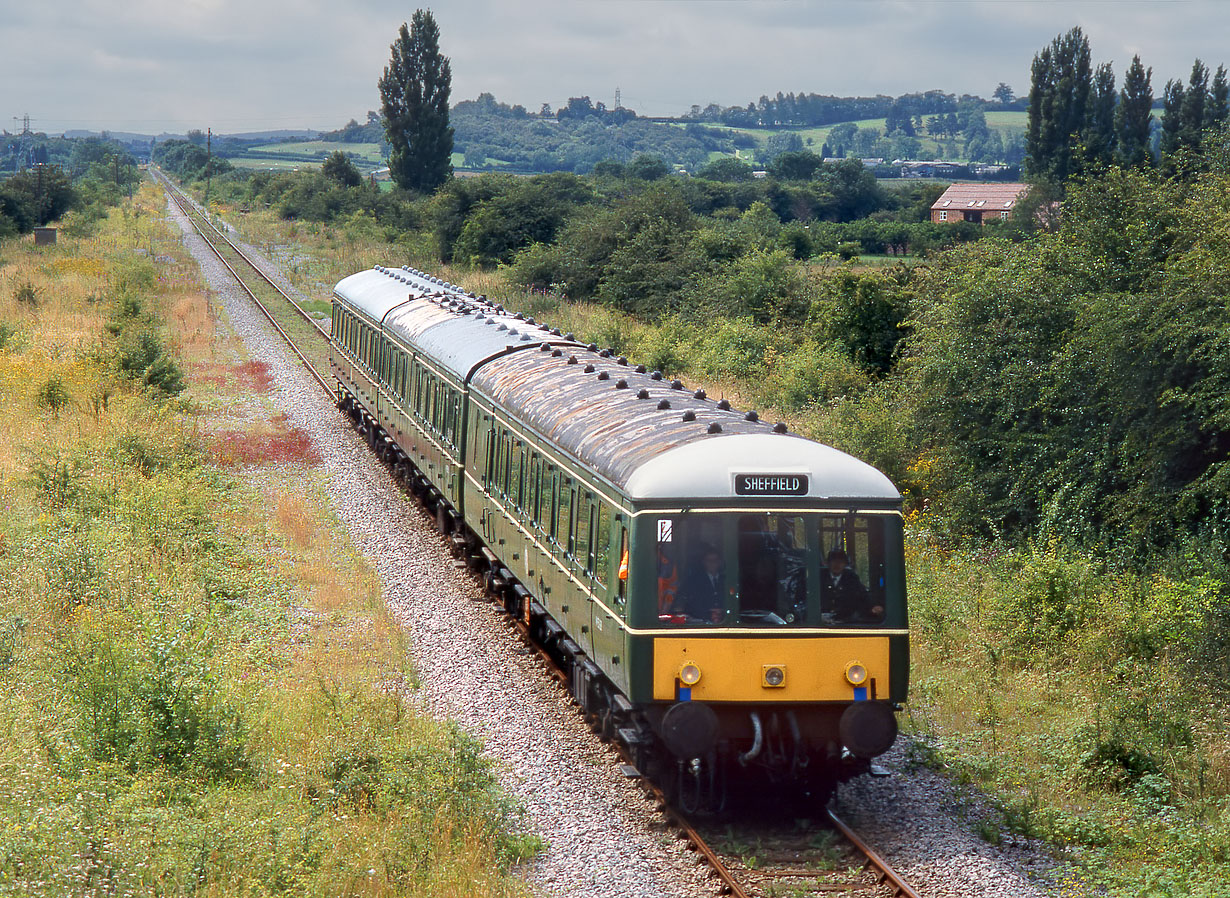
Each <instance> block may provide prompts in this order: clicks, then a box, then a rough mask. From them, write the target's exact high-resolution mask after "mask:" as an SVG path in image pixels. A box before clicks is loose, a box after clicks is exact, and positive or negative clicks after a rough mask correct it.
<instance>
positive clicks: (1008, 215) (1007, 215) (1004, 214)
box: [999, 212, 1012, 221]
mask: <svg viewBox="0 0 1230 898" xmlns="http://www.w3.org/2000/svg"><path fill="white" fill-rule="evenodd" d="M999 217H1000V218H1001V219H1002V220H1003V221H1007V220H1008V219H1010V218H1011V217H1012V213H1011V212H1001V213H999Z"/></svg>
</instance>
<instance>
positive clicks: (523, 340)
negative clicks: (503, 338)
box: [521, 334, 534, 343]
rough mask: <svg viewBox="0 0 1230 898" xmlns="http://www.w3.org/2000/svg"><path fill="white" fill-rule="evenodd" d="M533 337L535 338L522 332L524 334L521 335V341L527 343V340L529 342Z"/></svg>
mask: <svg viewBox="0 0 1230 898" xmlns="http://www.w3.org/2000/svg"><path fill="white" fill-rule="evenodd" d="M532 339H534V338H533V337H531V336H530V335H529V334H522V335H521V342H522V343H526V342H528V341H530V340H532Z"/></svg>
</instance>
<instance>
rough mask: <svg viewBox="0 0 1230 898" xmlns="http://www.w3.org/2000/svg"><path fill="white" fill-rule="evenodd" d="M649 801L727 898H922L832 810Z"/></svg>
mask: <svg viewBox="0 0 1230 898" xmlns="http://www.w3.org/2000/svg"><path fill="white" fill-rule="evenodd" d="M153 175H154V178H155V180H156V181H157V182H158V183H159V185H160V186H162V187H163V189H164V190H165V191H166V193H167V196H168V197H169V198H170V199H171V201H172V202H173V203H175V205H176V207H177V208H178V209H179V210H180V211H181V212H182V213H183V214H184V215H185V216H186V217H187V219H188V221H189V222H190V223H191V224H192V226H193V228H194V229H195V230H196V232H197V233H198V234H199V235H200V236H201V238H202V239H203V240H204V241H205V242H206V243H207V244H208V245H209V247H210V249H211V250H212V251H213V253H214V255H215V256H217V258H218V259H219V260H220V261H221V262H222V264H223V265H224V266H225V267H226V269H227V270H228V271H229V272H230V273H231V275H232V277H234V279H235V281H236V283H237V284H238V286H239V287H240V289H242V290H243V292H244V293H245V294H247V296H248V297H249V298H250V299H251V300H252V301H253V303H254V304H255V305H256V306H257V307H258V308H259V309H260V311H261V312H262V313H263V314H264V316H265V317H266V318H267V319H268V320H269V322H270V323H271V324H272V325H273V327H274V328H275V330H277V332H278V334H279V335H280V336H281V337H282V339H283V340H285V342H286V343H287V345H288V346H289V348H290V349H291V351H292V352H293V353H294V354H295V356H296V357H297V358H298V359H299V360H300V362H301V363H302V364H303V365H304V367H306V368H307V369H308V372H309V373H310V374H311V375H312V377H313V379H314V380H315V381H316V382H317V383H318V384H319V385H320V386H321V387H322V388H323V389H324V390H325V392H326V393H328V394H329V395H330V397H335V396H336V389H335V387H334V384H333V383H332V379H331V374H330V363H329V332H328V330H326V329H325V328H323V327H322V326H321V325H320V324H319V323H318V322H317V321H316V320H315V319H313V318H312V316H311V315H310V314H309V313H308V312H307V311H305V310H304V309H303V307H302V306H301V305H300V304H299V303H298V302H297V301H296V300H295V299H294V298H293V297H292V296H291V295H290V294H289V293H287V292H286V291H285V290H283V289H282V288H281V287H280V286H279V285H278V284H277V283H275V282H274V281H273V279H272V278H270V277H269V275H268V274H267V273H266V272H265V271H264V270H263V269H262V268H261V267H260V265H258V264H257V262H256V261H254V260H253V259H252V258H251V257H250V256H249V255H248V253H246V252H245V251H244V250H243V249H241V248H240V247H239V246H238V245H237V244H236V243H235V242H234V241H232V240H231V239H230V238H229V237H227V235H226V234H225V233H224V232H223V231H222V230H221V229H220V228H218V227H217V226H215V225H214V224H213V222H211V221H210V220H209V217H208V216H207V215H206V214H205V213H204V212H202V211H201V209H200V208H199V207H198V206H197V205H196V203H195V202H194V201H193V200H192V199H191V198H190V197H188V196H187V195H186V194H185V193H183V191H181V190H180V189H179V188H178V187H176V186H175V185H174V184H172V183H171V182H170V181H169V180H168V179H167V178H166V176H165V175H162V174H161V172H154V173H153ZM509 625H510V627H511V628H512V629H514V630H515V631H516V632H517V633H518V634H519V636H520V638H522V639H523V640H525V641H526V642H527V643H528V644H529V645H530V647H531V648H533V649H534V650H536V651H537V652H539V654H540V655H541V656H542V657H543V659H544V660H545V662H546V664H547V666H548V669H549V670H551V671H552V672H553V673H554V674H555V675H556V676H557V677H558V678H559V679H560V680H561V682H563V684H564V687H565V688H566V689H567V688H568V685H569V684H568V681H567V676H566V675H565V674H564V673H563V671H562V670H560V669H559V668H558V667H557V666H556V664H555V662H554V660H553V659H552V658H551V656H550V655H549V654H548V653H547V652H546V651H544V650H543V649H542V647H541V646H539V645H537V644H536V643H535V642H534V641H533V640H532V639H531V637H530V634H529V631H528V629H527V628H526V627H525V626H524V625H523V624H521V623H519V622H516V621H512V620H511V619H510V621H509ZM643 785H644V787H645V791H646V794H647V796H649V798H651V799H652V800H654V801H656V802H657V803H658V805H659V807H660V809H661V812H662V814H663V815H664V817H665V820H666V822H667V824H668V825H669V826H670V827H672V828H673V829H674V830H675V832H676V833H677V834H678V836H679V838H681V839H683V840H685V841H686V842H687V844H688V847H689V848H691V849H692V850H693V851H695V852H696V854H697V855H698V858H699V860H700V861H701V862H703V863H705V864H707V865H708V867H709V869H710V871H711V873H712V875H713V876H714V878H715V879H716V880H717V885H718V890H719V891H720V892H721V893H722V894H727V895H734V896H736V898H776V896H791V898H808V896H838V895H851V896H868V898H870V896H877V898H879V896H883V898H889V896H892V898H917V894H918V893H917V892H915V891H914V890H913V889H912V888H911V887H910V886H909V885H908V884H907V883H906V882H905V881H904V880H903V879H902V878H901V877H900V876H899V875H898V874H897V873H896V872H895V871H894V870H893V869H892V868H891V866H890V865H889V864H888V863H887V862H886V861H885V860H884V858H882V857H880V855H879V854H878V853H877V852H876V851H875V850H874V849H872V848H871V847H870V846H868V845H867V844H866V843H865V842H863V840H862V839H861V838H859V836H858V835H857V833H855V832H854V831H853V830H852V829H850V827H848V826H847V825H846V824H845V823H844V822H843V821H842V820H841V819H840V818H838V816H837V815H836V814H835V813H834V812H833V811H832V810H831V809H827V808H826V809H825V810H824V813H823V820H822V823H821V826H822V828H816V827H810V828H809V827H798V826H796V827H794V829H793V831H791V830H790V829H789V828H783V827H781V826H780V825H779V826H774V827H768V826H766V827H761V828H760V829H759V830H757V829H755V828H754V827H755V824H753V825H752V826H753V829H747V828H745V827H740V828H738V829H736V828H734V827H731V826H726V827H725V829H724V830H723V829H722V827H721V826H720V825H713V827H712V829H713V832H712V833H711V834H710V835H709V837H708V838H706V837H705V835H704V834H703V833H704V832H706V831H708V829H709V828H710V827H708V826H705V825H701V826H698V825H697V824H695V823H694V822H692V821H690V820H689V819H688V818H687V816H686V815H685V814H683V813H682V812H681V811H680V810H678V809H677V808H674V807H672V806H671V805H670V804H669V803H668V802H667V800H666V798H665V796H664V795H663V793H662V792H661V791H660V790H659V789H658V788H657V787H656V786H654V785H653V784H652V783H650V782H648V781H644V782H643Z"/></svg>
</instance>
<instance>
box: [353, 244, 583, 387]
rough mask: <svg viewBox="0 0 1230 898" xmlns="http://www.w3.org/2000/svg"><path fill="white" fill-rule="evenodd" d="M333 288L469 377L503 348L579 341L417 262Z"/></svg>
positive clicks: (360, 276)
mask: <svg viewBox="0 0 1230 898" xmlns="http://www.w3.org/2000/svg"><path fill="white" fill-rule="evenodd" d="M334 293H336V294H337V295H338V296H340V297H341V298H342V299H343V300H345V301H346V302H347V303H349V304H350V305H352V306H354V307H355V308H357V309H358V310H359V311H360V312H362V313H363V314H364V315H366V316H367V317H368V318H370V319H371V320H372V321H374V322H375V323H376V324H378V325H380V326H381V327H383V328H384V329H385V330H386V331H387V332H388V333H390V334H392V335H394V336H396V337H398V338H400V339H401V340H402V341H403V342H405V343H406V344H407V345H410V346H414V347H417V348H418V349H421V350H422V351H423V352H424V353H425V354H426V355H427V356H428V357H429V358H431V359H432V360H433V361H434V362H435V363H436V364H437V365H438V366H439V367H441V368H443V369H445V370H446V371H448V372H450V373H451V374H452V375H453V377H455V378H456V379H457V380H458V381H459V382H461V383H465V382H466V381H467V380H468V379H469V377H470V375H471V373H472V372H473V371H474V369H475V368H476V367H477V366H479V365H481V364H482V363H483V362H485V361H486V360H488V359H490V358H492V357H494V356H497V355H501V354H503V353H507V352H511V351H515V350H517V349H525V348H528V347H531V346H533V347H536V346H537V345H538V344H540V343H542V342H544V341H545V342H548V343H551V344H553V345H564V346H568V345H578V346H579V344H576V343H575V341H574V340H572V339H571V335H569V336H568V337H567V338H565V337H564V336H563V335H562V334H560V332H559V331H552V330H551V329H550V328H548V327H547V326H546V325H541V324H538V323H537V322H535V321H534V320H533V319H532V318H531V319H526V318H525V317H524V316H523V315H514V314H512V313H509V312H506V311H504V310H503V308H501V307H500V306H498V305H496V304H495V303H491V302H488V301H487V300H486V298H485V297H480V296H475V295H474V294H472V293H466V292H465V291H464V290H462V288H460V287H458V286H455V285H453V284H449V283H446V282H444V281H441V280H440V279H439V278H433V277H431V276H430V275H427V274H425V273H424V272H421V271H417V270H415V269H412V268H385V267H383V266H376V267H375V268H372V269H369V270H367V271H360V272H358V273H357V274H352V275H350V276H349V277H346V278H343V279H342V280H341V281H339V282H338V284H337V286H336V287H335V288H334Z"/></svg>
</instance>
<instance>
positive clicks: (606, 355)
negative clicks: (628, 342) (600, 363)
mask: <svg viewBox="0 0 1230 898" xmlns="http://www.w3.org/2000/svg"><path fill="white" fill-rule="evenodd" d="M598 355H600V356H602V357H603V358H604V359H609V358H610V357H611V350H609V349H604V350H602V351H601V352H599V353H598Z"/></svg>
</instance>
